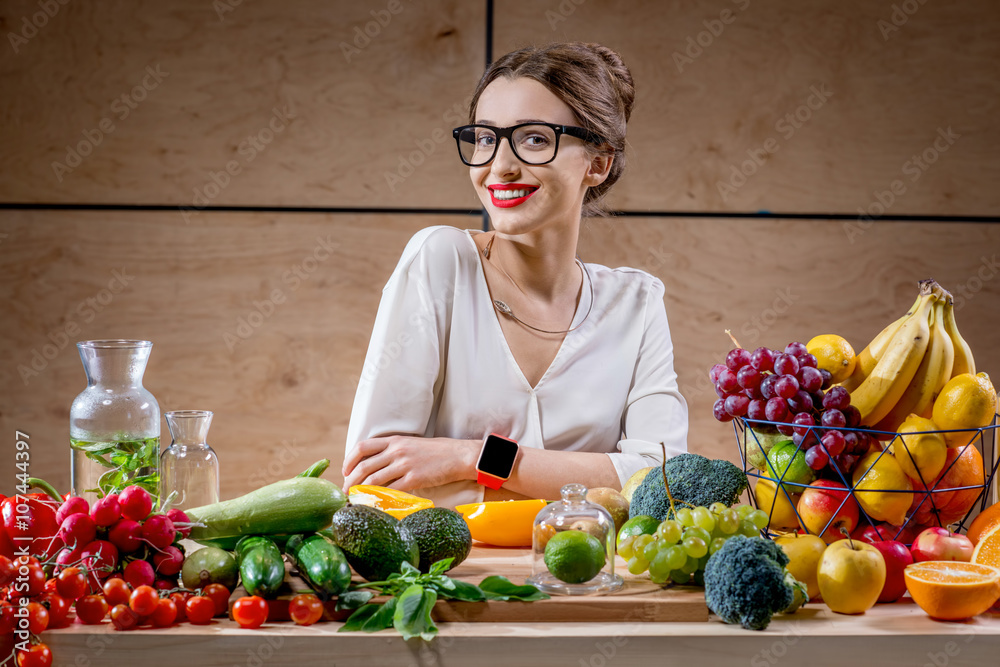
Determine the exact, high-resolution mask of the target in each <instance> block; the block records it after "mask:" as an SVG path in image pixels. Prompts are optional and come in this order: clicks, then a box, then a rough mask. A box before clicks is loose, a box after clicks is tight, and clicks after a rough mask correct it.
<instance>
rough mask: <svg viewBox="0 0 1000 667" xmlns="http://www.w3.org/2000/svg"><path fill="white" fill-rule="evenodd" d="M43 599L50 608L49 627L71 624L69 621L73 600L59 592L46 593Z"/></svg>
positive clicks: (61, 626) (62, 626)
mask: <svg viewBox="0 0 1000 667" xmlns="http://www.w3.org/2000/svg"><path fill="white" fill-rule="evenodd" d="M41 601H42V604H43V605H45V606H46V607H47V608H48V610H49V625H48V627H49V628H64V627H66V626H67V625H69V623H67V621H68V620H69V610H70V607H71V606H72V604H73V603H72V602H70V601H69V600H67V599H66V598H64V597H63V596H61V595H59V594H58V593H46V594H45V595H43V596H42V598H41Z"/></svg>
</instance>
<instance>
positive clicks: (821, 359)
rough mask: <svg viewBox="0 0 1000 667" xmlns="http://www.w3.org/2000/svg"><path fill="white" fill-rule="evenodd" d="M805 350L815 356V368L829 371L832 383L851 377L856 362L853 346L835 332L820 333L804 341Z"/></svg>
mask: <svg viewBox="0 0 1000 667" xmlns="http://www.w3.org/2000/svg"><path fill="white" fill-rule="evenodd" d="M806 350H808V351H809V354H811V355H813V356H814V357H816V365H817V368H819V369H821V370H826V371H830V375H832V376H833V378H832V380H831V381H832V382H833V384H837V383H838V382H843V381H844V380H846V379H847V378H849V377H851V374H852V373H853V372H854V367H855V365H856V364H857V357H856V356H855V355H854V348H853V347H851V344H850V343H848V342H847V340H846V339H844V338H842V337H840V336H838V335H836V334H822V335H819V336H816V337H814V338H813V339H812V340H810V341H809V342H808V343H806Z"/></svg>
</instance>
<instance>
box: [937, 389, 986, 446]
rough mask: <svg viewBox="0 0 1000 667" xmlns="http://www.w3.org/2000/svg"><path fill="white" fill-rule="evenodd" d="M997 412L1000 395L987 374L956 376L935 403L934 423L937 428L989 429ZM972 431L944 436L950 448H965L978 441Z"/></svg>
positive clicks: (946, 429)
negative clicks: (973, 441)
mask: <svg viewBox="0 0 1000 667" xmlns="http://www.w3.org/2000/svg"><path fill="white" fill-rule="evenodd" d="M996 411H997V391H996V389H994V388H993V383H992V382H990V376H989V375H987V374H986V373H979V374H978V375H972V374H971V373H962V374H960V375H956V376H955V377H953V378H952V379H951V380H949V381H948V384H946V385H945V386H944V388H943V389H942V390H941V393H940V394H938V397H937V398H936V399H935V400H934V410H933V412H932V413H931V419H932V420H933V421H934V423H935V424H937V426H938V428H940V429H942V430H945V431H948V430H951V429H961V428H965V429H973V428H982V427H983V426H988V425H989V424H990V423H991V422H992V421H993V415H994V414H996ZM975 435H976V434H975V433H974V432H971V431H959V432H956V433H945V434H944V440H945V442H946V443H947V445H948V446H949V447H964V446H965V445H967V444H969V442H970V441H971V440H972V439H973V438H974V437H975Z"/></svg>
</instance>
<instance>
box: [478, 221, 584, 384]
mask: <svg viewBox="0 0 1000 667" xmlns="http://www.w3.org/2000/svg"><path fill="white" fill-rule="evenodd" d="M473 233H476V234H484V233H485V232H480V231H476V232H473V231H472V230H469V229H467V230H465V234H466V237H467V238H468V239H469V243H471V244H472V249H473V251H474V252H475V255H476V261H477V262H479V264H478V266H479V271H478V272H477V273H478V276H479V277H478V279H477V283H478V285H479V291H480V293H481V295H482V296H483V297H484V299H485V302H486V304H488V308H489V310H490V312H491V314H492V317H491V318H490V319H492V320H493V326H494V327H496V328H495V333H496V334H497V335H498V336H499V338H500V340H501V341H502V343H503V345H502V347H503V350H504V352H505V354H506V357H507V360H508V362H509V363H510V364H512V365H513V367H514V371H515V372H516V373H517V376H518V377H519V378H520V380H521V382H522V383H523V384H524V386H525V388H526V389H527V390H528V391H529V392H531V393H534V392H537V391H538V389H539V388H540V387H541V386H542V385H543V384H544V382H545V379H546V378H547V377H549V375H550V374H551V373H552V372H553V369H554V368H556V367H557V362H560V361H561V360H562V357H563V350H564V349H565V347H566V340H567V339H568V338H569V337H570V336H571V335H573V334H574V333H576V332H577V331H578V329H576V327H578V326H579V325H580V322H579V321H578V320H579V318H580V313H582V312H587V311H589V310H590V309H591V304H590V303H588V304H584V299H590V298H596V296H594V295H593V283H592V282H590V283H589V284H588V281H590V280H591V278H590V276H589V274H588V272H587V271H586V270H585V269H584V267H583V263H582V262H581V261H580V260H579V259H578V260H576V263H577V265H579V267H580V273H581V274H582V276H583V280H582V281H581V283H580V296H579V298H578V300H577V304H576V310H574V311H573V319H572V321H571V322H570V329H573V331H569V332H567V333H566V334H565V335H563V338H562V340H561V341H560V342H559V349H558V350H556V353H555V356H553V357H552V361H550V362H549V365H548V367H546V369H545V372H544V373H542V375H541V377H540V378H538V382H537V383H535V386H534V387H532V386H531V383H530V382H528V378H527V377H526V376H525V375H524V371H523V370H521V365H520V364H518V363H517V358H516V357H515V356H514V352H513V350H511V349H510V342H509V341H508V340H507V335H506V334H505V333H504V331H503V327H502V326H501V325H500V314H499V313H497V312H496V308H495V307H494V306H493V295H492V294H491V293H490V286H489V283H488V282H487V281H486V266H485V265H484V263H483V255H482V251H481V250H480V249H479V246H478V245H477V244H476V240H475V239H474V238H473V237H472V235H473ZM588 294H589V295H591V296H588ZM584 305H586V306H587V311H584V309H583V308H582V306H584Z"/></svg>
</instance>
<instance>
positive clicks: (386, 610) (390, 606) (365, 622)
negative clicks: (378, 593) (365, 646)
mask: <svg viewBox="0 0 1000 667" xmlns="http://www.w3.org/2000/svg"><path fill="white" fill-rule="evenodd" d="M395 610H396V598H391V599H389V600H387V601H386V602H385V604H366V605H365V606H363V607H361V608H360V609H358V610H357V611H355V612H354V613H353V614H351V616H350V618H348V619H347V621H345V622H344V625H343V627H341V628H340V629H339V630H337V632H378V631H379V630H385V629H387V628H391V627H392V616H393V612H395Z"/></svg>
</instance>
